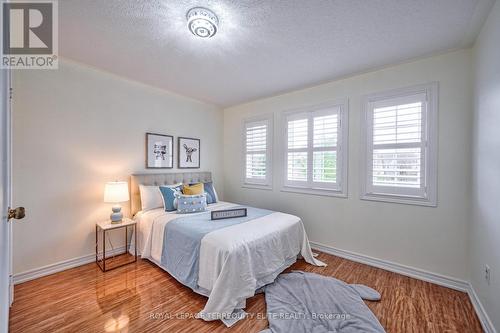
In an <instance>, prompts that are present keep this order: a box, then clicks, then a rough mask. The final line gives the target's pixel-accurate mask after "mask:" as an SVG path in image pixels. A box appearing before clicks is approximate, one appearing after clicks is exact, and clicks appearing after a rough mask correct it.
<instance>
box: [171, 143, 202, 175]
mask: <svg viewBox="0 0 500 333" xmlns="http://www.w3.org/2000/svg"><path fill="white" fill-rule="evenodd" d="M200 149H201V145H200V139H194V138H183V137H179V138H178V154H177V156H178V161H177V162H178V166H177V167H178V168H179V169H196V168H199V167H200Z"/></svg>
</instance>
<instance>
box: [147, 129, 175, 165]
mask: <svg viewBox="0 0 500 333" xmlns="http://www.w3.org/2000/svg"><path fill="white" fill-rule="evenodd" d="M173 167H174V137H173V136H171V135H164V134H156V133H146V168H148V169H171V168H173Z"/></svg>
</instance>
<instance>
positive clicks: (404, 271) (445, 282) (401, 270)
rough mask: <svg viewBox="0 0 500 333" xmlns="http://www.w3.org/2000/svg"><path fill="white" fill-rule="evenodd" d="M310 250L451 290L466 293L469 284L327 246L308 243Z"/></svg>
mask: <svg viewBox="0 0 500 333" xmlns="http://www.w3.org/2000/svg"><path fill="white" fill-rule="evenodd" d="M310 243H311V248H313V249H315V250H318V251H322V252H325V253H328V254H332V255H334V256H337V257H341V258H344V259H348V260H352V261H355V262H359V263H362V264H366V265H369V266H373V267H377V268H381V269H384V270H386V271H390V272H394V273H398V274H401V275H405V276H409V277H412V278H415V279H419V280H423V281H427V282H431V283H435V284H437V285H440V286H444V287H448V288H451V289H455V290H459V291H463V292H468V290H469V283H468V282H467V281H463V280H459V279H456V278H452V277H449V276H445V275H441V274H437V273H432V272H428V271H425V270H422V269H419V268H415V267H410V266H405V265H401V264H398V263H395V262H391V261H387V260H382V259H377V258H373V257H369V256H366V255H364V254H359V253H355V252H350V251H345V250H340V249H337V248H334V247H331V246H328V245H324V244H320V243H316V242H310Z"/></svg>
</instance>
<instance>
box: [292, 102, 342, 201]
mask: <svg viewBox="0 0 500 333" xmlns="http://www.w3.org/2000/svg"><path fill="white" fill-rule="evenodd" d="M283 126H284V129H285V136H286V137H285V144H286V149H285V157H284V160H285V163H284V164H285V167H284V173H285V177H284V178H285V179H284V186H283V190H284V191H292V192H302V193H312V194H323V195H332V196H343V197H345V196H347V177H346V175H347V130H343V129H344V128H347V102H343V103H336V104H333V103H332V104H329V105H323V106H317V107H313V108H309V109H307V110H300V111H293V112H286V113H285V114H284V124H283Z"/></svg>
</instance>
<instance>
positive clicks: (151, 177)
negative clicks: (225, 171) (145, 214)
mask: <svg viewBox="0 0 500 333" xmlns="http://www.w3.org/2000/svg"><path fill="white" fill-rule="evenodd" d="M211 181H212V173H211V172H171V173H145V174H136V175H132V176H130V196H131V200H130V213H131V214H132V216H134V215H135V214H136V213H137V212H138V211H140V210H141V193H140V192H139V185H158V186H159V185H172V184H177V183H184V184H191V183H198V182H211Z"/></svg>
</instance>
